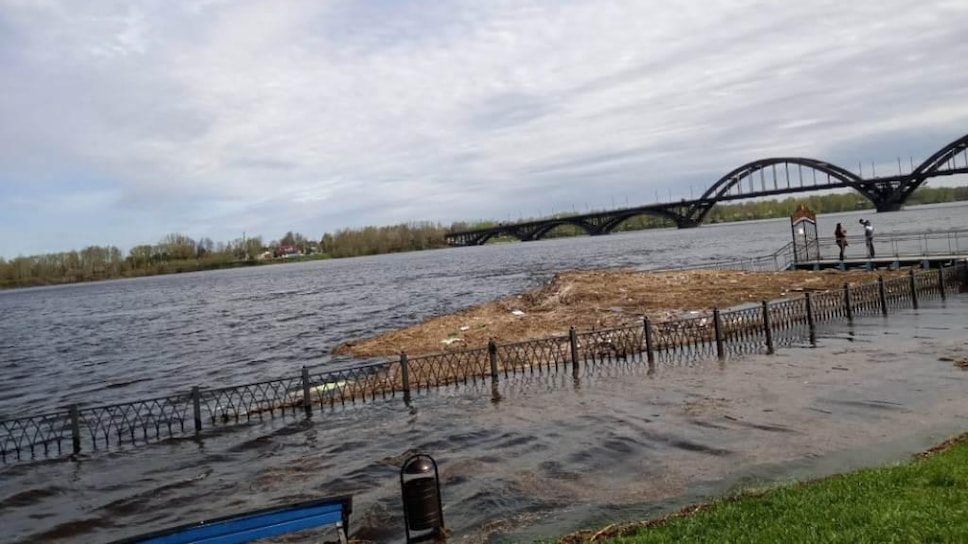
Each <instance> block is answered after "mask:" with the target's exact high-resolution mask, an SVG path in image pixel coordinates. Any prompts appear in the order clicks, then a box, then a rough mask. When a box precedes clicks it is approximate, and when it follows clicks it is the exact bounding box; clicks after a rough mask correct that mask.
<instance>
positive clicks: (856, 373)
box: [0, 206, 968, 542]
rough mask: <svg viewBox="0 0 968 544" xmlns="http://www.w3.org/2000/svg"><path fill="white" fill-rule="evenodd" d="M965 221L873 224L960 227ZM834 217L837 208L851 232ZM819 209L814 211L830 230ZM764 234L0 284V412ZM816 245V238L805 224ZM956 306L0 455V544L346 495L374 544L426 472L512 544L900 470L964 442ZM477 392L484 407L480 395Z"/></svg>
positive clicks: (296, 350)
mask: <svg viewBox="0 0 968 544" xmlns="http://www.w3.org/2000/svg"><path fill="white" fill-rule="evenodd" d="M966 211H968V207H965V206H946V207H940V208H931V209H921V210H911V211H906V212H899V213H894V214H883V215H877V216H874V219H875V224H876V225H877V227H878V230H879V232H887V231H891V230H898V231H899V230H920V229H927V228H935V229H944V228H952V227H962V228H964V227H968V213H966ZM856 217H857V215H856V214H855V215H848V216H845V218H844V219H845V220H846V222H847V223H848V224H849V223H851V222H852V223H855V224H856ZM838 220H842V219H841V218H838V217H823V218H822V222H821V226H822V228H824V225H829V226H832V225H833V224H835V223H836V221H838ZM787 225H788V223H786V222H784V221H764V222H757V223H747V224H737V225H729V226H720V227H707V228H701V229H695V230H688V231H658V232H657V231H653V232H645V233H634V234H626V235H615V236H609V237H599V238H582V239H574V240H554V241H547V242H539V243H530V244H516V245H504V246H487V247H482V248H461V249H453V250H441V251H432V252H423V253H419V254H408V255H393V256H382V257H374V258H365V259H351V260H342V261H330V262H316V263H306V264H293V265H285V266H276V267H263V268H257V269H244V270H231V271H224V272H214V273H203V274H187V275H181V276H169V277H160V278H146V279H138V280H129V281H116V282H105V283H99V284H88V285H77V286H67V287H57V288H45V289H31V290H24V291H17V292H6V293H2V294H0V373H2V374H0V375H2V377H3V379H2V381H0V411H2V412H5V413H30V412H40V411H46V410H47V409H50V408H53V407H56V406H60V405H63V404H64V403H66V402H72V401H80V402H88V403H95V402H96V403H100V402H106V401H108V400H113V399H118V400H123V399H132V398H138V397H141V396H145V395H154V394H160V393H167V392H170V391H172V390H174V389H178V388H181V389H187V388H188V387H190V386H191V385H196V384H199V385H218V384H231V383H243V382H248V381H254V380H257V379H262V378H267V377H273V376H277V375H279V374H292V373H294V372H297V370H296V369H298V367H299V366H301V365H303V364H310V363H332V364H335V363H338V362H339V361H335V360H333V359H332V357H331V356H330V355H329V351H330V350H331V349H332V348H333V347H334V346H335V345H336V344H337V343H339V342H340V341H343V340H346V339H349V338H354V337H359V336H362V335H366V334H371V333H373V332H378V331H380V330H385V329H389V328H395V327H398V326H402V325H406V324H410V323H413V322H417V321H420V320H422V319H425V318H427V317H429V316H431V315H434V314H439V313H443V312H449V311H452V310H455V309H459V308H461V307H465V306H467V305H469V304H473V303H477V302H482V301H485V300H488V299H491V298H493V297H495V296H499V295H505V294H509V293H512V292H515V291H519V290H521V289H524V288H527V287H530V286H533V285H535V284H536V283H537V282H540V281H544V280H546V279H547V278H548V277H549V276H550V275H551V274H553V273H555V272H557V271H560V270H564V269H570V268H580V267H599V266H637V267H643V268H652V267H664V266H672V265H678V264H691V263H696V262H699V261H702V260H719V259H724V258H733V257H737V256H746V255H751V254H757V253H762V252H766V251H772V250H773V249H774V248H776V247H779V246H781V245H782V244H783V243H785V242H786V236H787V235H788V226H787ZM828 230H829V229H828ZM966 338H968V300H966V297H965V295H960V296H953V297H951V298H949V300H948V301H947V303H946V304H943V305H942V304H940V303H934V304H928V305H925V307H923V308H922V309H921V310H919V311H906V312H902V313H899V314H892V315H891V316H890V317H889V318H887V319H881V318H873V319H863V320H858V321H857V322H855V323H854V325H852V326H848V325H846V324H843V325H837V326H832V327H830V328H829V329H826V330H824V331H822V334H821V337H820V341H819V344H818V346H817V347H810V346H799V347H794V348H792V349H784V350H781V351H780V352H778V354H777V355H774V356H756V357H749V358H745V359H737V360H731V361H729V362H727V363H725V364H718V363H716V362H706V363H689V364H674V365H668V366H661V367H660V368H659V369H658V371H657V372H656V373H655V374H652V375H649V374H648V373H647V372H646V369H645V368H644V367H643V366H642V365H639V364H630V365H625V364H614V365H603V366H601V367H598V368H587V369H584V370H583V376H582V378H581V380H579V381H578V382H577V383H576V382H573V381H572V380H571V379H570V377H568V378H566V377H565V376H561V375H557V376H547V375H534V376H530V377H526V378H524V379H517V380H507V381H502V383H501V384H500V386H499V389H498V390H497V391H492V390H491V388H490V387H484V386H479V387H474V386H470V387H460V388H456V389H455V388H447V389H443V390H439V391H433V392H431V393H429V394H422V395H419V396H417V397H416V398H415V399H414V402H413V404H412V406H411V407H409V408H408V407H406V406H405V405H404V404H403V403H402V402H401V401H399V400H389V401H378V402H376V403H368V404H366V405H357V406H350V407H346V408H339V407H337V408H336V409H332V410H327V411H324V412H323V413H318V412H317V413H316V414H315V415H314V417H313V419H312V420H310V421H306V420H301V419H276V420H273V421H271V422H267V423H264V424H259V425H253V426H242V427H236V428H230V429H226V430H224V431H221V432H219V433H215V434H211V435H206V436H204V437H203V438H202V439H201V440H193V439H185V440H173V441H169V442H166V443H163V444H159V445H153V446H147V447H139V448H136V449H131V450H128V451H122V452H117V453H110V454H97V453H95V454H85V455H83V456H82V457H81V458H80V459H79V460H77V461H66V460H58V461H40V462H33V463H22V464H13V465H7V466H3V465H0V541H2V542H8V541H9V542H107V541H110V540H113V539H115V538H120V537H124V536H129V535H132V534H137V533H140V532H144V531H147V530H152V529H156V528H159V527H163V526H166V525H170V524H173V523H178V522H185V521H189V520H195V519H199V518H203V517H208V516H213V515H223V514H225V513H229V512H235V511H240V510H244V509H249V508H256V507H261V506H267V505H272V504H279V503H284V502H288V501H293V500H298V499H307V498H312V497H316V496H319V495H332V494H340V493H352V494H353V495H354V498H355V499H354V500H355V505H356V508H355V512H354V517H353V520H352V526H353V528H354V530H355V531H356V533H357V536H358V537H360V538H364V539H369V540H371V541H377V542H399V541H401V536H402V520H401V518H400V505H399V495H398V493H399V490H398V481H397V479H396V477H397V476H396V475H397V470H398V467H399V463H400V461H401V460H402V459H403V458H404V457H405V455H406V454H407V453H408V452H412V451H418V450H419V451H426V452H430V453H432V454H433V455H435V456H436V457H437V459H438V461H439V462H440V463H441V467H442V472H443V476H444V503H445V517H446V519H447V521H448V525H449V526H450V527H451V528H452V529H453V530H454V540H456V541H468V542H480V541H492V542H521V541H530V540H532V539H534V538H537V537H547V536H553V535H556V534H561V533H562V532H565V531H569V530H573V529H575V528H579V527H583V526H588V525H594V524H596V523H604V522H605V521H614V520H620V519H625V518H631V517H641V516H648V515H655V514H656V513H662V512H667V511H669V510H671V509H674V508H676V507H678V506H681V505H683V504H685V503H687V502H689V501H691V500H699V499H701V498H704V497H707V496H710V495H714V494H718V493H721V492H723V491H727V490H729V489H731V488H732V487H733V486H735V485H738V484H743V483H747V482H749V481H758V480H760V479H768V480H772V479H777V478H779V479H783V478H787V477H789V476H791V475H792V476H814V475H820V474H827V473H831V472H836V471H840V470H845V469H847V468H853V467H855V466H863V465H865V464H870V463H875V462H885V461H892V460H898V459H902V458H904V456H906V455H908V454H909V453H911V452H913V451H916V450H918V449H921V448H923V447H926V446H928V445H930V444H931V443H933V442H935V441H937V440H939V439H941V438H943V437H944V436H945V435H946V434H949V433H952V432H955V431H957V430H965V429H966V428H968V417H966V415H965V413H964V409H963V408H964V404H963V402H964V400H963V399H964V391H965V386H966V383H968V382H966V380H968V372H965V371H962V370H959V369H957V368H955V367H954V365H953V364H952V363H951V362H950V361H947V362H946V361H943V360H941V359H943V358H951V357H954V356H962V357H963V356H965V355H966V352H968V341H966ZM495 393H496V394H497V396H496V397H495Z"/></svg>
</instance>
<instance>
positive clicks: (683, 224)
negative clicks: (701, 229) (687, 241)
mask: <svg viewBox="0 0 968 544" xmlns="http://www.w3.org/2000/svg"><path fill="white" fill-rule="evenodd" d="M698 226H699V222H698V221H693V220H691V219H683V220H681V221H676V228H677V229H694V228H696V227H698Z"/></svg>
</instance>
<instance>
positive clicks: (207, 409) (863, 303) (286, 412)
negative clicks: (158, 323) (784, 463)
mask: <svg viewBox="0 0 968 544" xmlns="http://www.w3.org/2000/svg"><path fill="white" fill-rule="evenodd" d="M963 282H968V270H966V263H965V262H963V261H962V262H959V263H958V264H957V265H955V266H949V267H945V268H940V269H934V270H923V271H915V270H911V271H910V273H909V274H908V275H907V276H901V277H895V278H891V279H887V280H884V279H883V278H880V279H879V280H878V281H876V282H871V283H865V284H859V285H847V284H845V285H844V287H843V288H842V289H834V290H829V291H822V292H813V293H805V294H804V295H801V296H797V297H792V298H786V299H781V300H776V301H772V302H765V301H764V302H762V303H759V304H756V305H746V306H742V307H737V308H733V309H729V310H722V311H721V310H718V309H714V310H712V311H710V312H708V313H707V314H705V315H699V316H696V317H689V318H685V319H675V320H670V321H662V322H652V321H651V320H650V319H649V318H645V319H644V320H643V321H642V322H641V323H636V324H632V325H628V326H624V327H615V328H610V329H600V330H592V331H576V330H574V329H571V330H570V331H569V332H568V334H565V335H562V336H554V337H549V338H539V339H535V340H528V341H524V342H516V343H510V344H497V343H496V342H494V341H491V342H490V343H489V344H488V346H487V347H486V348H479V349H469V350H460V351H448V352H444V353H436V354H432V355H423V356H419V357H412V358H408V357H407V355H406V354H401V355H400V357H399V358H395V359H393V360H388V361H385V362H379V363H374V364H366V365H359V366H354V367H350V368H343V369H335V370H333V369H324V368H307V367H303V368H302V372H301V373H300V375H299V376H290V377H284V378H280V379H276V380H268V381H263V382H259V383H253V384H246V385H238V386H231V387H221V388H217V389H207V388H206V389H203V388H199V387H194V388H192V389H191V390H189V391H186V392H183V393H181V394H175V395H168V396H164V397H158V398H154V399H148V400H141V401H135V402H126V403H118V404H111V405H106V406H95V407H81V406H78V405H72V406H69V407H67V408H66V409H63V410H60V411H56V412H52V413H48V414H43V415H36V416H29V417H21V418H13V419H6V420H0V461H2V462H12V461H16V460H29V459H37V458H44V457H59V456H66V455H76V454H80V453H82V452H93V451H99V450H107V449H112V448H119V447H127V446H135V445H140V444H144V443H149V442H159V441H163V440H168V439H175V438H183V437H193V436H197V435H199V434H201V433H203V432H206V431H208V430H211V429H216V428H219V427H224V426H230V425H237V424H244V423H248V422H252V421H262V420H265V419H271V418H277V417H293V418H303V417H311V416H312V414H313V412H314V411H317V410H319V411H321V410H323V409H325V408H328V407H334V406H336V405H340V406H342V405H346V404H348V403H350V404H356V403H366V402H372V401H377V400H382V399H388V398H396V397H398V396H399V397H402V398H403V400H404V401H405V402H408V403H409V402H410V400H411V395H412V394H415V393H418V394H419V393H420V392H422V391H424V392H425V391H428V390H430V389H432V388H437V387H442V386H446V385H461V384H476V383H478V382H480V383H484V382H489V383H490V384H491V385H492V386H494V385H496V384H498V383H499V382H500V381H501V380H505V379H511V378H513V377H514V376H516V375H522V374H536V373H537V374H548V375H551V374H559V373H565V372H570V373H571V374H572V375H573V376H574V377H575V378H578V377H579V375H580V369H582V368H587V367H594V366H596V365H600V364H608V363H614V362H619V361H621V362H629V361H631V362H645V363H647V364H648V368H649V369H650V370H653V369H654V368H655V365H656V364H666V365H673V364H680V363H683V362H689V361H697V360H701V359H705V358H713V357H720V358H724V357H728V356H738V355H743V354H749V353H762V352H766V353H772V352H773V351H774V350H775V349H776V347H777V346H785V345H790V344H794V343H797V342H802V341H803V340H804V339H807V338H809V339H810V340H811V341H812V340H814V339H815V337H816V325H817V324H818V323H822V322H828V321H836V320H841V319H853V318H854V317H857V316H872V315H887V314H888V312H890V311H896V310H899V309H904V308H918V306H919V304H921V302H922V301H925V300H937V299H944V298H945V297H946V296H948V293H951V292H955V291H957V289H959V284H961V283H963Z"/></svg>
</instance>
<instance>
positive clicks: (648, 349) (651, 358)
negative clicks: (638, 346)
mask: <svg viewBox="0 0 968 544" xmlns="http://www.w3.org/2000/svg"><path fill="white" fill-rule="evenodd" d="M642 321H643V325H644V328H645V330H644V331H643V334H644V335H645V360H646V361H648V362H649V370H655V350H654V349H653V347H652V320H651V319H649V316H645V318H644V319H643V320H642Z"/></svg>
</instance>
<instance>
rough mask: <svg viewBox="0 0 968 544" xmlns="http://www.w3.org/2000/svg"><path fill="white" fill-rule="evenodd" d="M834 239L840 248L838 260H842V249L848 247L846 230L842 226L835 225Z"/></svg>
mask: <svg viewBox="0 0 968 544" xmlns="http://www.w3.org/2000/svg"><path fill="white" fill-rule="evenodd" d="M834 238H836V239H837V247H839V248H840V260H841V261H842V260H844V249H845V248H846V247H847V246H848V245H849V244H847V229H845V228H844V226H843V225H841V224H840V223H837V228H836V229H835V230H834Z"/></svg>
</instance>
